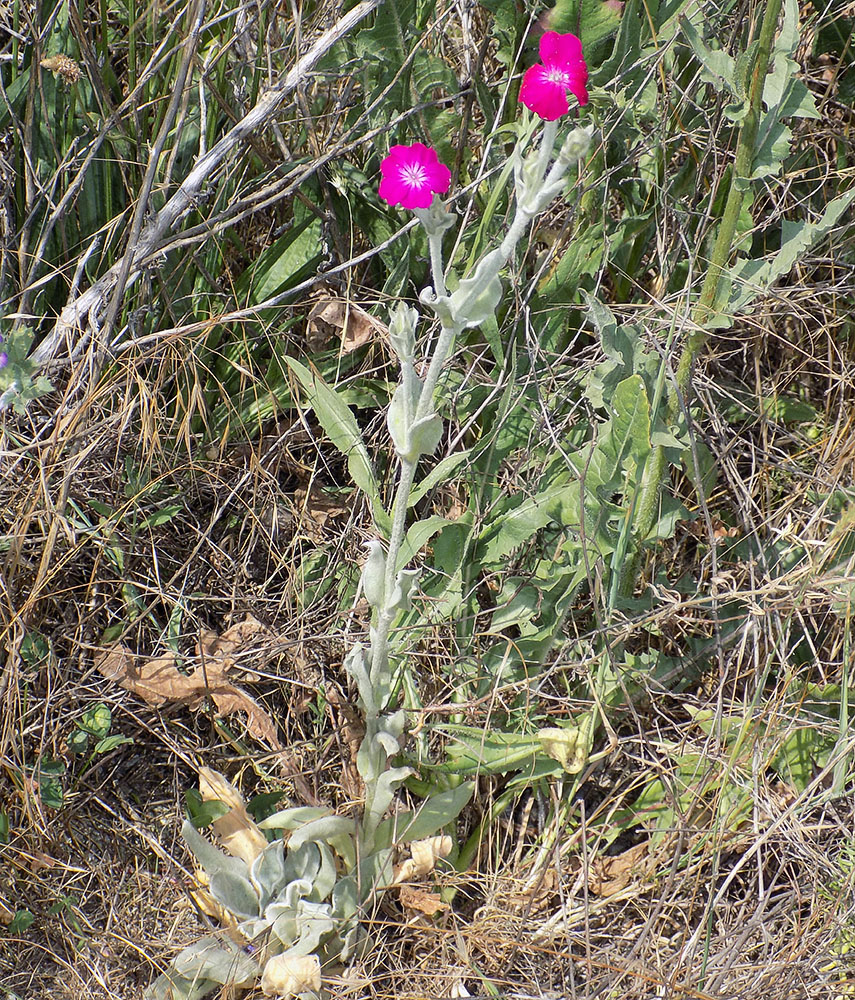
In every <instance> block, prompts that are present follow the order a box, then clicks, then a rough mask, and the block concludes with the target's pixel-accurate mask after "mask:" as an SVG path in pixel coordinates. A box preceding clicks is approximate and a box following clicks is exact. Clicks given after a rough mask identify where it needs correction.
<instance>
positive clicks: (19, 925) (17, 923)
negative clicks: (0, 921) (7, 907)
mask: <svg viewBox="0 0 855 1000" xmlns="http://www.w3.org/2000/svg"><path fill="white" fill-rule="evenodd" d="M35 919H36V918H35V916H34V915H33V914H32V913H31V912H30V911H29V910H15V916H14V917H12V919H11V920H10V921H9V924H8V925H7V927H6V933H7V934H24V933H25V932H26V931H27V930H28V929H29V928H30V927H31V926H32V925H33V921H34V920H35Z"/></svg>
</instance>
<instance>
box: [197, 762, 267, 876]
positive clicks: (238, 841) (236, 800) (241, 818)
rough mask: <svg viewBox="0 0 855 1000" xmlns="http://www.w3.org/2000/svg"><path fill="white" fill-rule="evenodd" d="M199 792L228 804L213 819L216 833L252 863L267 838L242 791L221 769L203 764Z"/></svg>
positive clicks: (235, 853)
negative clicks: (250, 811) (217, 817)
mask: <svg viewBox="0 0 855 1000" xmlns="http://www.w3.org/2000/svg"><path fill="white" fill-rule="evenodd" d="M199 794H200V795H201V796H202V801H203V802H210V801H211V800H213V799H216V800H218V801H220V802H223V803H224V804H225V805H227V806H229V811H228V812H227V813H226V814H225V816H220V818H219V819H215V820H214V823H213V827H214V833H216V835H217V837H218V838H219V841H220V843H221V844H222V845H223V847H224V848H225V849H226V850H227V851H228V852H229V854H231V855H233V856H234V857H236V858H240V859H241V861H245V862H246V863H247V864H248V865H250V864H252V862H253V861H255V859H256V858H257V857H258V855H259V854H261V852H262V851H263V850H264V848H265V847H266V846H267V838H266V837H265V836H264V834H263V833H262V832H261V830H260V829H259V828H258V826H257V825H256V823H255V820H253V819H252V817H251V816H250V815H249V813H248V812H247V811H246V804H245V803H244V800H243V796H242V795H241V794H240V792H239V791H238V790H237V789H236V788H235V787H234V785H232V784H231V782H229V781H228V780H227V779H226V778H225V777H224V776H223V775H222V774H220V773H219V771H215V770H213V769H212V768H210V767H200V768H199Z"/></svg>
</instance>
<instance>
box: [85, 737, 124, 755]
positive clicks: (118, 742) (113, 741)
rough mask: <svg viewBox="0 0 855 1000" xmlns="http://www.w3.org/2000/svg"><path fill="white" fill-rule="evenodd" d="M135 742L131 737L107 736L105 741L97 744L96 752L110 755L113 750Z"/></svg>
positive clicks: (99, 741)
mask: <svg viewBox="0 0 855 1000" xmlns="http://www.w3.org/2000/svg"><path fill="white" fill-rule="evenodd" d="M133 742H134V741H133V740H132V739H131V737H130V736H118V735H117V736H105V737H104V739H103V740H98V742H97V743H96V744H95V747H94V752H95V753H97V754H102V753H109V752H110V751H111V750H115V749H116V747H121V746H124V745H125V744H126V743H133Z"/></svg>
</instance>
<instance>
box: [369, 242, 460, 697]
mask: <svg viewBox="0 0 855 1000" xmlns="http://www.w3.org/2000/svg"><path fill="white" fill-rule="evenodd" d="M426 228H427V227H426ZM442 236H443V232H442V231H433V232H429V233H428V242H429V245H430V266H431V276H432V278H433V285H434V288H435V289H437V290H438V292H439V294H441V295H445V292H446V288H445V275H444V267H443V262H442ZM458 332H459V331H457V330H455V329H447V328H445V327H443V328H442V330H441V332H440V335H439V339H438V341H437V343H436V347H435V348H434V351H433V357H432V358H431V362H430V365H429V366H428V371H427V375H426V376H425V381H424V385H423V387H422V390H421V396H420V397H419V403H418V406H417V408H416V413H415V416H414V418H413V419H414V421H417V420H420V419H421V418H422V417H425V416H427V414H428V412H429V410H430V409H432V407H433V394H434V390H435V388H436V384H437V382H438V381H439V376H440V373H441V371H442V368H443V365H444V364H445V361H446V358H447V356H448V353H449V351H450V350H451V344H452V342H453V340H454V337H455V334H456V333H458ZM401 368H402V375H403V378H404V381H405V382H406V380H407V379H408V378H409V379H412V378H414V377H415V372H414V369H413V367H412V365H408V364H406V363H403V364H402V366H401ZM417 464H418V462H417V461H415V462H411V461H407V460H406V459H403V458H402V459H401V469H400V472H399V473H398V485H397V487H396V490H395V500H394V502H393V505H392V530H391V533H390V535H389V549H388V552H387V555H386V581H385V585H386V594H387V595H389V594H391V593H392V589H393V587H394V586H395V579H396V577H397V572H398V557H399V554H400V551H401V546H402V544H403V542H404V532H405V531H406V527H407V509H408V506H409V499H410V490H411V489H412V488H413V480H414V479H415V475H416V465H417ZM395 615H396V612H395V611H386V610H383V611H381V612H380V614H379V615H378V618H377V627H376V629H375V632H374V636H373V638H372V642H371V680H372V683H374V684H376V683H377V682H378V681H379V679H380V678H381V677H383V676H384V675H388V672H389V631H390V630H391V628H392V622H393V621H394V618H395Z"/></svg>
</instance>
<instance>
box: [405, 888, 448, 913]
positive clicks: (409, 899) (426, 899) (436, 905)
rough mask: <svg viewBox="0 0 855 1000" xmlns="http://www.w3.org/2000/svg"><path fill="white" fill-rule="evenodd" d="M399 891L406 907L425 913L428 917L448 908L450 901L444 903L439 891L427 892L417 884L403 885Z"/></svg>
mask: <svg viewBox="0 0 855 1000" xmlns="http://www.w3.org/2000/svg"><path fill="white" fill-rule="evenodd" d="M398 893H399V897H400V900H401V906H403V907H404V909H406V910H411V911H415V912H416V913H423V914H424V915H425V916H426V917H433V916H436V914H437V913H441V912H442V911H443V910H447V909H448V903H443V901H442V900H441V899H440V897H439V893H438V892H427V890H425V889H420V888H419V887H418V886H416V885H402V886H399V888H398Z"/></svg>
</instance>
